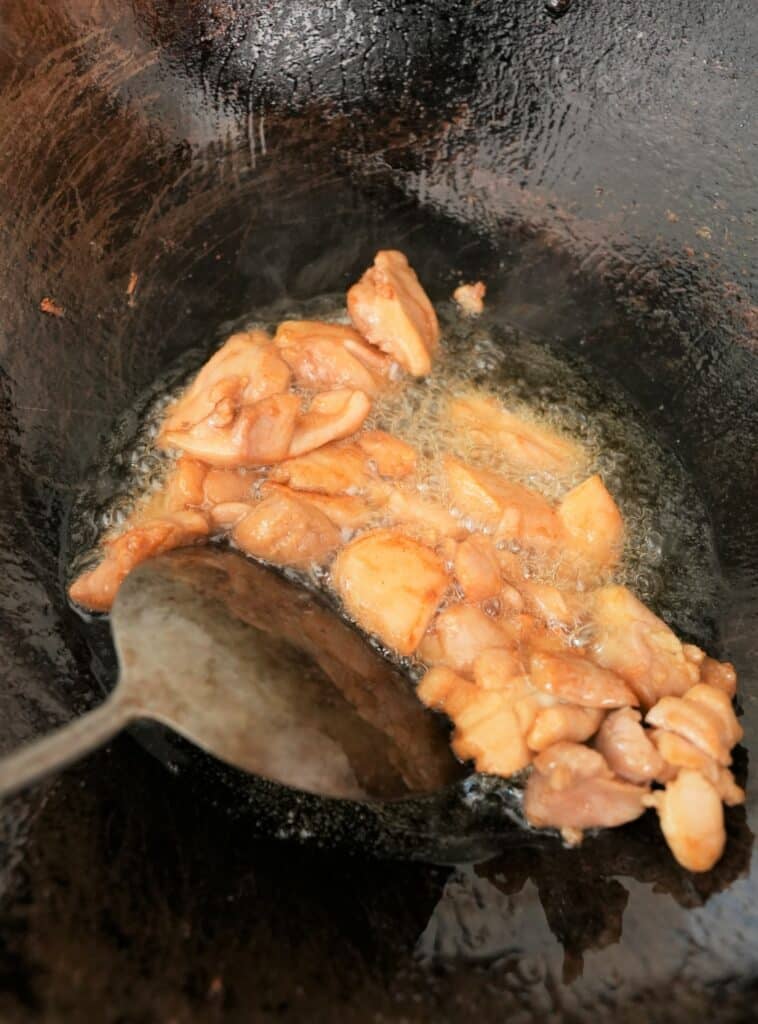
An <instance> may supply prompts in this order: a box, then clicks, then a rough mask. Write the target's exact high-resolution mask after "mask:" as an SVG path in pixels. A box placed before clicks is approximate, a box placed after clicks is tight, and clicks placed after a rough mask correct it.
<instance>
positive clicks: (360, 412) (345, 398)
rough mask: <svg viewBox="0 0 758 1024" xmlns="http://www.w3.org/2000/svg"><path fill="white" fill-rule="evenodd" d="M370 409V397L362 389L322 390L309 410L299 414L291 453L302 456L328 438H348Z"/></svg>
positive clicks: (321, 444)
mask: <svg viewBox="0 0 758 1024" xmlns="http://www.w3.org/2000/svg"><path fill="white" fill-rule="evenodd" d="M370 410H371V399H370V398H369V397H368V395H367V394H365V393H364V392H363V391H351V390H350V389H349V388H340V389H338V390H336V391H322V392H321V393H320V394H318V395H316V396H315V398H314V399H313V401H312V402H311V406H310V409H309V410H308V412H306V413H303V415H302V416H299V417H298V420H297V423H296V424H295V432H294V434H293V437H292V441H291V442H290V447H289V454H290V456H293V457H296V456H298V455H305V454H306V452H310V451H313V449H314V448H322V447H323V446H324V445H325V444H329V442H330V441H340V440H342V438H343V437H349V435H350V434H354V433H355V432H356V430H358V429H359V428H360V426H361V424H362V423H363V421H364V420H365V419H366V417H367V416H368V414H369V412H370Z"/></svg>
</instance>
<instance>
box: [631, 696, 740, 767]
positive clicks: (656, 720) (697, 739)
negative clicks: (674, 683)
mask: <svg viewBox="0 0 758 1024" xmlns="http://www.w3.org/2000/svg"><path fill="white" fill-rule="evenodd" d="M645 721H646V722H647V723H648V725H654V726H657V727H658V728H659V729H668V730H669V731H670V732H675V733H677V734H678V735H679V736H683V737H684V739H686V740H689V741H690V743H694V744H695V746H696V747H699V748H700V749H701V750H703V751H704V752H705V753H706V754H708V756H709V757H712V758H713V759H714V761H717V762H718V763H719V764H721V765H724V766H726V765H729V764H731V761H732V758H731V754H730V750H731V744H730V743H729V736H728V734H727V733H726V730H725V728H724V725H723V723H722V720H721V717H720V716H719V715H718V714H716V713H714V712H713V711H712V710H711V708H709V707H707V706H705V705H704V704H701V703H699V702H698V701H696V700H685V699H684V698H683V697H661V699H660V700H659V701H658V703H657V704H655V705H654V706H653V707H652V708H651V709H650V710H649V711H648V713H647V715H646V716H645Z"/></svg>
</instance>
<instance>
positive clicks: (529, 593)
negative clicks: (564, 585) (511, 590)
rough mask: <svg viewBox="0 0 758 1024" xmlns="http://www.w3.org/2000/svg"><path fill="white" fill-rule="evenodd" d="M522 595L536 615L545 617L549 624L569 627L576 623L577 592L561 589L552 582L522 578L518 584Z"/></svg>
mask: <svg viewBox="0 0 758 1024" xmlns="http://www.w3.org/2000/svg"><path fill="white" fill-rule="evenodd" d="M517 589H518V590H520V592H521V594H522V596H523V597H524V598H525V599H526V602H527V605H528V607H529V608H530V610H531V611H532V612H534V614H535V615H537V616H538V617H539V618H541V619H544V621H545V622H547V624H548V625H549V626H552V627H555V626H564V627H569V626H572V625H573V624H574V622H575V621H576V618H577V614H578V610H579V609H578V607H577V601H576V593H575V592H574V593H573V594H572V593H571V592H569V591H565V590H559V589H558V587H554V586H552V584H550V583H540V582H539V581H538V580H522V581H521V583H519V584H518V588H517Z"/></svg>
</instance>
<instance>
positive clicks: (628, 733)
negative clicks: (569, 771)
mask: <svg viewBox="0 0 758 1024" xmlns="http://www.w3.org/2000/svg"><path fill="white" fill-rule="evenodd" d="M641 718H642V715H641V714H640V713H639V711H634V710H633V709H632V708H619V709H618V711H612V712H611V713H610V714H609V715H608V716H607V717H606V719H605V721H604V722H603V724H602V725H601V726H600V728H599V729H598V733H597V736H596V737H595V747H596V748H597V750H599V751H600V753H601V754H602V755H603V757H604V758H605V760H606V761H607V762H608V764H609V765H610V767H611V768H612V769H613V771H614V773H615V774H616V775H620V776H621V778H622V779H626V780H627V781H628V782H652V780H653V779H657V780H659V781H660V779H661V777H662V776H665V774H666V771H665V769H666V764H665V761H664V759H663V757H661V755H660V753H659V752H658V750H657V748H656V746H655V745H654V743H653V742H652V740H651V739H650V733H649V731H648V730H646V729H643V727H642V725H641Z"/></svg>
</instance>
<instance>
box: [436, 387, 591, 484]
mask: <svg viewBox="0 0 758 1024" xmlns="http://www.w3.org/2000/svg"><path fill="white" fill-rule="evenodd" d="M450 416H451V420H452V422H453V425H454V426H455V427H456V428H457V429H458V430H460V431H462V432H463V433H465V434H466V435H468V436H469V437H470V438H471V439H472V440H473V441H475V442H476V443H477V444H478V445H484V446H487V447H492V448H497V449H498V451H499V452H500V453H501V454H502V455H504V456H505V457H506V458H507V459H508V461H509V462H510V463H511V464H512V465H513V466H514V467H516V468H518V469H522V470H526V471H527V472H529V471H531V472H535V471H541V472H548V473H568V472H571V471H573V470H574V469H576V467H577V466H578V465H580V464H581V463H582V462H583V461H584V455H583V452H582V449H581V448H580V447H579V445H577V444H576V443H575V442H573V441H569V440H567V439H566V438H564V437H561V435H560V434H558V433H556V432H555V431H554V430H551V429H550V428H549V427H545V426H542V425H541V424H538V423H534V422H531V421H529V420H525V419H523V418H522V417H520V416H516V415H515V414H514V413H512V412H508V410H507V409H504V408H503V407H502V406H501V405H500V403H499V402H498V401H497V399H495V398H491V397H488V396H486V395H480V394H476V393H472V394H467V395H460V396H457V397H455V398H453V399H452V400H451V402H450Z"/></svg>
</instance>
